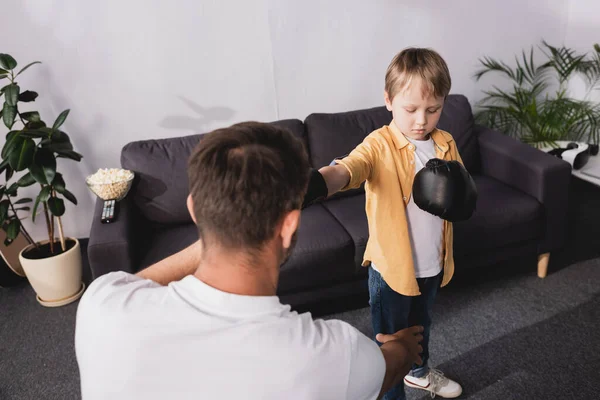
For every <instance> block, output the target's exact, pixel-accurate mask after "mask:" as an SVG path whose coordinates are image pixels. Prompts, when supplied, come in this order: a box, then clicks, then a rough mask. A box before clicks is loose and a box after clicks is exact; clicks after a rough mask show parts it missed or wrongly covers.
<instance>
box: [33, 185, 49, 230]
mask: <svg viewBox="0 0 600 400" xmlns="http://www.w3.org/2000/svg"><path fill="white" fill-rule="evenodd" d="M50 190H51V189H50V186H44V187H43V188H42V190H41V191H40V193H39V194H38V195H37V197H36V198H35V203H34V204H33V212H32V213H31V221H32V222H35V216H36V214H37V208H38V206H39V205H40V202H44V201H47V200H48V197H50Z"/></svg>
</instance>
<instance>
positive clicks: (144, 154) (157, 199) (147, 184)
mask: <svg viewBox="0 0 600 400" xmlns="http://www.w3.org/2000/svg"><path fill="white" fill-rule="evenodd" d="M272 124H273V125H277V126H280V127H283V128H286V129H288V130H289V131H290V132H292V134H293V135H294V136H296V137H297V138H299V139H300V140H302V142H303V143H304V145H305V147H306V135H305V132H304V125H303V124H302V121H300V120H298V119H290V120H281V121H275V122H272ZM201 138H202V135H190V136H183V137H174V138H168V139H156V140H141V141H136V142H131V143H128V144H127V145H125V147H123V150H122V151H121V166H122V167H123V168H125V169H129V170H132V171H134V172H135V174H136V179H135V181H134V184H133V186H132V188H131V191H130V193H129V196H132V198H133V201H134V203H135V204H136V206H137V207H138V209H139V211H140V213H141V214H142V215H143V216H144V217H145V218H146V219H147V220H149V221H152V222H157V223H161V224H182V223H192V219H191V217H190V215H189V213H188V210H187V207H186V205H185V201H186V198H187V196H188V193H189V188H188V177H187V162H188V158H189V157H190V154H191V153H192V151H193V150H194V148H195V147H196V144H198V141H199V140H200V139H201Z"/></svg>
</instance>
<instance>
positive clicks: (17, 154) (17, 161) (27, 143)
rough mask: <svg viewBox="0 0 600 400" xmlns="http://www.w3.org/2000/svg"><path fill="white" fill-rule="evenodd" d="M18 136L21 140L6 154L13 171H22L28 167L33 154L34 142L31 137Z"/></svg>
mask: <svg viewBox="0 0 600 400" xmlns="http://www.w3.org/2000/svg"><path fill="white" fill-rule="evenodd" d="M19 138H20V139H21V142H20V143H18V146H17V147H16V148H15V149H14V150H13V151H11V153H10V155H9V156H8V162H9V164H10V166H11V167H13V169H14V170H15V171H23V170H24V169H25V168H28V167H29V166H30V165H31V163H32V162H33V156H34V154H35V142H34V141H33V140H32V139H24V138H21V137H19Z"/></svg>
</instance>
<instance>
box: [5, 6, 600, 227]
mask: <svg viewBox="0 0 600 400" xmlns="http://www.w3.org/2000/svg"><path fill="white" fill-rule="evenodd" d="M586 1H587V3H589V4H592V0H586ZM572 3H575V1H574V0H573V1H569V0H527V1H525V0H504V1H493V2H491V1H487V2H482V1H475V0H470V1H469V0H456V1H452V2H442V1H435V0H422V1H420V2H415V1H393V0H386V1H383V0H379V1H372V2H365V1H359V0H352V1H350V0H345V1H342V0H336V1H316V0H310V1H283V0H280V1H276V0H255V1H242V0H240V1H224V0H213V1H208V0H174V1H166V0H163V1H159V0H145V1H142V0H107V1H102V2H99V1H91V0H85V1H84V0H79V1H77V0H62V1H59V0H45V1H36V0H4V1H3V7H2V14H3V18H2V23H1V24H0V37H2V39H3V40H2V46H1V48H0V51H1V52H5V53H9V54H12V55H13V56H14V57H15V58H17V60H18V61H20V63H21V64H25V63H27V62H29V61H33V60H41V61H43V64H42V65H41V66H36V67H32V68H31V69H30V70H28V71H27V73H26V74H24V76H23V79H22V80H20V84H21V86H22V87H23V88H26V89H30V90H35V91H37V92H39V93H40V97H39V98H38V101H37V102H36V107H37V108H38V109H39V110H40V111H41V112H42V117H43V118H45V119H47V120H51V119H53V118H54V117H55V116H56V115H58V113H59V112H60V111H62V110H63V109H65V108H70V109H71V114H70V116H69V119H68V121H67V123H66V124H65V130H66V131H67V132H68V133H70V135H71V137H72V139H73V142H74V145H75V147H76V150H78V151H79V152H81V153H82V154H83V155H84V157H85V158H84V159H83V161H82V162H81V163H80V164H76V163H73V162H68V161H65V162H63V163H61V164H60V167H61V168H62V169H63V170H64V172H65V178H66V181H67V186H68V187H69V188H70V189H71V191H73V192H74V193H75V194H76V196H77V197H78V199H79V201H80V205H79V206H77V207H74V206H68V209H67V215H66V218H65V228H66V232H67V234H69V235H72V236H77V237H87V236H88V233H89V227H90V224H91V219H92V210H93V201H94V197H93V195H92V194H91V193H89V192H88V190H87V188H86V187H85V184H84V178H85V176H87V175H89V174H91V173H93V172H95V171H96V170H97V169H98V168H100V167H113V166H118V165H119V154H120V150H121V148H122V146H123V145H124V144H126V143H127V142H129V141H133V140H138V139H146V138H160V137H173V136H179V135H187V134H191V133H194V132H205V131H208V130H211V129H213V128H216V127H220V126H225V125H229V124H232V123H234V122H238V121H242V120H249V119H252V120H261V121H271V120H276V119H280V118H300V119H303V118H305V117H306V116H307V115H308V114H309V113H311V112H337V111H347V110H351V109H357V108H365V107H373V106H378V105H381V104H382V91H383V76H384V72H385V69H386V67H387V65H388V63H389V61H390V60H391V58H392V57H393V55H394V54H395V53H396V52H398V51H399V50H401V49H402V48H404V47H406V46H426V47H433V48H435V49H437V50H438V51H439V52H440V53H441V54H442V55H443V56H444V57H445V58H446V60H447V62H448V64H449V67H450V71H451V74H452V78H453V88H452V92H453V93H463V94H465V95H467V96H468V97H469V99H470V100H471V101H472V102H474V101H476V100H478V99H479V98H481V89H483V88H485V87H487V86H489V84H490V81H489V80H488V81H486V82H485V85H484V84H483V83H480V84H477V83H476V82H475V81H474V80H473V78H472V75H473V73H474V71H475V70H476V69H477V59H478V57H481V56H483V55H490V56H494V57H499V58H501V59H506V60H510V59H512V57H513V55H514V54H515V53H516V52H519V51H520V50H521V49H522V48H523V47H529V46H531V45H533V44H537V43H539V41H540V39H542V38H544V39H546V40H547V41H549V42H551V43H560V42H562V41H563V40H564V39H565V36H566V35H567V23H568V22H569V18H568V16H569V7H570V6H571V5H572ZM584 3H585V1H584ZM581 10H582V14H585V12H584V11H585V10H584V9H583V8H581ZM571 15H574V12H573V10H572V9H571ZM595 15H598V13H597V12H596V13H595ZM597 20H598V17H596V21H597ZM591 25H592V24H590V28H591ZM570 32H574V31H570ZM577 35H579V34H577ZM2 137H3V136H2ZM40 222H41V221H40ZM43 232H44V227H43V225H41V224H40V223H38V225H37V226H36V227H35V228H34V229H33V233H34V234H35V235H36V237H40V235H43Z"/></svg>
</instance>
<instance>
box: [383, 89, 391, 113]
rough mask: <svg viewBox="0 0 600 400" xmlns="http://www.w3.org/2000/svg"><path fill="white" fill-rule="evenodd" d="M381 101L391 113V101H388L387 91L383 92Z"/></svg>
mask: <svg viewBox="0 0 600 400" xmlns="http://www.w3.org/2000/svg"><path fill="white" fill-rule="evenodd" d="M383 99H384V100H385V107H386V108H387V110H388V111H392V99H390V95H389V94H388V92H387V91H384V92H383Z"/></svg>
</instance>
